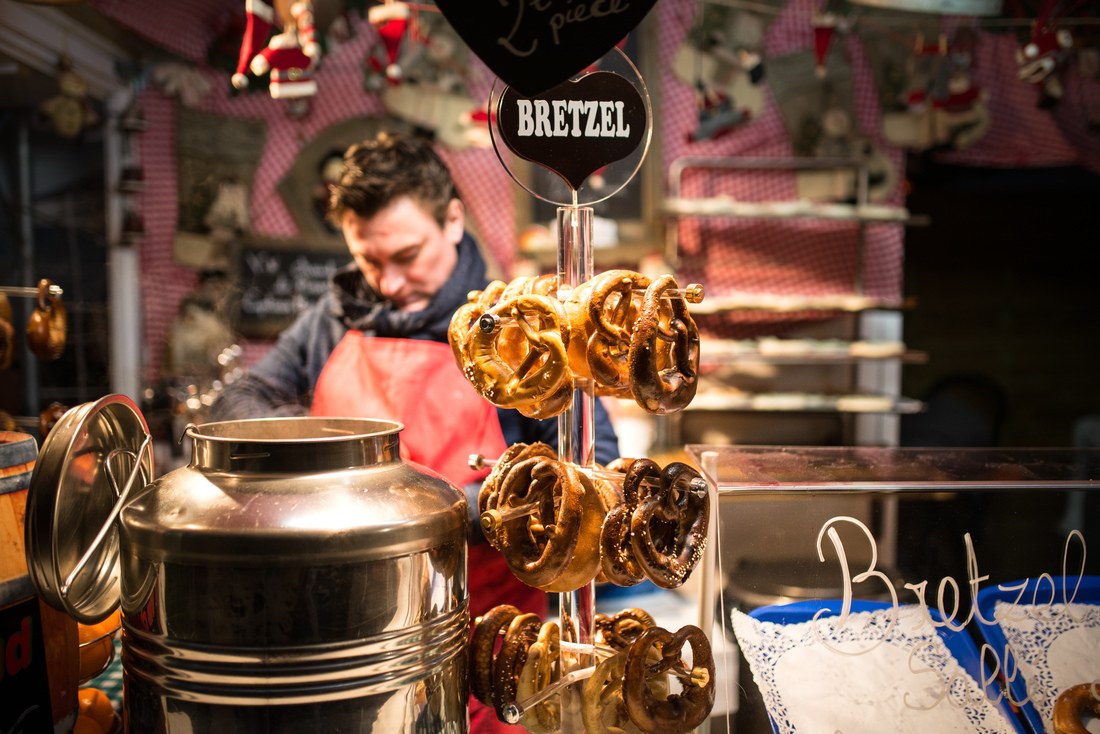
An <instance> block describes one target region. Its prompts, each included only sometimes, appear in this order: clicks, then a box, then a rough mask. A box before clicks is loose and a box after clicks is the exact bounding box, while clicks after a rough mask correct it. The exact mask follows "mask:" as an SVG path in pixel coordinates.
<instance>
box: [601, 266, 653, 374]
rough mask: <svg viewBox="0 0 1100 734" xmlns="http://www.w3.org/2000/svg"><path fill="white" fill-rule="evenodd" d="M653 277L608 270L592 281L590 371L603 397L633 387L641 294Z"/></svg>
mask: <svg viewBox="0 0 1100 734" xmlns="http://www.w3.org/2000/svg"><path fill="white" fill-rule="evenodd" d="M649 283H650V281H649V278H647V277H646V276H644V275H642V274H641V273H636V272H634V271H632V270H607V271H605V272H603V273H601V274H599V275H598V276H596V277H595V278H593V279H592V288H591V290H590V292H589V294H588V302H587V304H586V312H587V317H588V321H589V323H590V324H591V330H590V336H589V337H588V344H587V350H586V358H587V361H588V370H589V372H590V374H591V375H592V378H593V379H594V380H595V382H596V385H597V387H598V388H599V389H600V390H601V391H602V392H601V394H606V393H614V394H620V393H623V392H624V391H627V390H629V388H630V374H629V371H628V364H627V363H628V359H629V356H630V344H631V338H632V336H633V333H634V324H635V322H636V321H637V320H638V313H639V306H640V305H641V300H642V299H641V295H640V294H635V291H636V290H637V291H641V292H644V291H645V289H646V288H647V287H648V286H649Z"/></svg>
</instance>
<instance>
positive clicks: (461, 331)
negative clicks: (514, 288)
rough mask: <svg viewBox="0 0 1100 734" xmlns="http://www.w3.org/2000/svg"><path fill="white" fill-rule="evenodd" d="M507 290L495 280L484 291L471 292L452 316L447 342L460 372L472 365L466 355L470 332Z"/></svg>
mask: <svg viewBox="0 0 1100 734" xmlns="http://www.w3.org/2000/svg"><path fill="white" fill-rule="evenodd" d="M505 288H506V284H505V283H504V281H502V280H494V281H492V282H490V283H489V284H488V285H487V286H485V289H484V290H480V291H470V292H469V293H468V294H467V302H466V303H464V304H462V305H461V306H459V307H458V308H457V309H456V310H455V312H454V315H453V316H451V323H450V325H449V326H448V327H447V342H448V343H449V344H450V345H451V351H452V352H453V353H454V356H455V362H456V363H457V364H458V368H459V369H460V370H464V369H465V368H466V365H468V364H469V363H470V358H469V356H468V355H467V353H466V342H467V340H468V338H469V335H470V330H471V329H473V328H474V327H475V326H476V325H477V320H478V319H479V318H481V315H482V314H483V313H485V312H486V311H488V310H489V309H490V308H492V307H493V306H495V305H496V303H497V300H498V299H499V298H500V294H501V293H503V292H504V289H505Z"/></svg>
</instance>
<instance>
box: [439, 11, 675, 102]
mask: <svg viewBox="0 0 1100 734" xmlns="http://www.w3.org/2000/svg"><path fill="white" fill-rule="evenodd" d="M656 4H657V0H436V6H438V7H439V10H440V11H441V12H442V13H443V16H444V17H445V18H446V19H447V21H448V22H449V23H450V24H451V26H452V27H453V28H454V29H455V32H456V33H458V35H459V36H460V37H461V38H462V40H463V41H465V42H466V45H467V46H469V47H470V50H472V51H473V52H474V53H475V54H477V56H478V58H480V59H481V60H482V61H484V62H485V65H486V66H488V67H489V69H491V70H492V72H493V73H494V74H496V75H497V76H498V77H500V78H501V80H502V81H504V82H505V83H506V84H507V85H508V86H510V87H514V88H516V89H518V90H519V91H521V92H523V93H524V94H528V95H534V94H538V93H540V92H542V91H544V90H546V89H549V88H550V87H552V86H554V85H555V84H560V83H562V82H564V81H565V80H567V79H569V78H570V77H572V76H573V75H574V74H576V73H577V72H579V71H581V70H582V69H584V68H585V67H587V66H589V65H590V64H592V63H593V62H595V61H596V60H597V59H599V58H600V57H601V56H603V55H604V54H605V53H607V52H608V51H610V50H611V49H612V48H613V47H614V46H615V44H617V43H618V42H619V41H621V40H623V39H624V38H626V35H627V34H628V33H630V31H632V30H634V28H635V27H636V26H637V25H638V24H639V23H641V22H642V19H643V18H645V16H646V14H647V13H648V12H649V11H650V9H651V8H652V7H653V6H654V5H656Z"/></svg>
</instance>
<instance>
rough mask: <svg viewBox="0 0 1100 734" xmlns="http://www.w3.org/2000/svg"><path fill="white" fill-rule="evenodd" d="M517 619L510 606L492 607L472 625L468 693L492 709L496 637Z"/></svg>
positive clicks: (516, 611)
mask: <svg viewBox="0 0 1100 734" xmlns="http://www.w3.org/2000/svg"><path fill="white" fill-rule="evenodd" d="M518 616H519V609H517V608H516V607H514V606H512V605H511V604H501V605H498V606H495V607H493V608H492V609H490V610H489V611H487V612H486V613H485V614H483V615H482V616H481V617H480V618H478V619H477V620H475V621H474V633H473V636H472V637H471V638H470V693H471V694H472V695H473V697H474V698H476V699H477V700H478V701H481V702H482V703H483V704H485V705H486V706H492V705H493V660H494V658H495V657H496V644H497V636H498V635H499V634H500V631H501V630H502V629H507V628H508V625H510V624H511V623H512V620H513V619H515V618H516V617H518Z"/></svg>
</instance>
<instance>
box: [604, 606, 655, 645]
mask: <svg viewBox="0 0 1100 734" xmlns="http://www.w3.org/2000/svg"><path fill="white" fill-rule="evenodd" d="M592 624H593V626H594V627H595V628H596V644H602V645H606V646H607V647H610V648H613V649H615V650H626V649H627V648H628V647H630V646H631V645H632V644H633V643H634V641H635V640H637V639H638V637H639V636H641V634H642V632H645V631H646V630H647V629H649V628H650V627H655V626H656V625H657V623H656V622H655V621H654V619H653V617H652V616H651V615H650V613H649V612H647V611H645V610H644V609H638V608H637V607H631V608H629V609H624V610H622V611H621V612H617V613H616V614H613V615H612V616H610V617H609V616H607V615H606V614H597V615H596V618H595V619H593V620H592Z"/></svg>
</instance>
